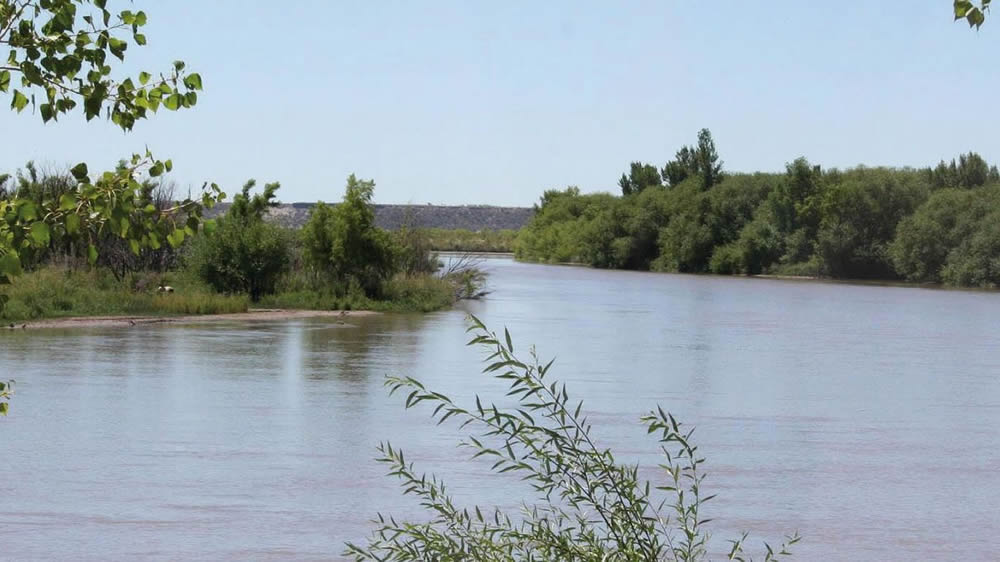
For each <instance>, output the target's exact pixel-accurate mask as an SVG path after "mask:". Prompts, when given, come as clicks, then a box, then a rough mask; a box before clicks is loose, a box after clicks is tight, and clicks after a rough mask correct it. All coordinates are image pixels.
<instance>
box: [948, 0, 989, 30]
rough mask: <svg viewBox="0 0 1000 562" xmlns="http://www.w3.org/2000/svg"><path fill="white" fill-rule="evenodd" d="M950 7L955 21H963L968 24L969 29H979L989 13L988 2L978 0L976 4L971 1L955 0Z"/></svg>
mask: <svg viewBox="0 0 1000 562" xmlns="http://www.w3.org/2000/svg"><path fill="white" fill-rule="evenodd" d="M952 7H953V8H954V10H955V21H958V20H960V19H964V20H965V21H967V22H969V27H975V28H976V29H979V27H980V26H982V25H983V22H985V21H986V14H987V13H988V12H989V11H990V0H979V2H978V4H977V3H975V2H972V1H971V0H955V1H954V2H953V3H952Z"/></svg>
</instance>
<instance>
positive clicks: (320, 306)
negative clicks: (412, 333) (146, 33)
mask: <svg viewBox="0 0 1000 562" xmlns="http://www.w3.org/2000/svg"><path fill="white" fill-rule="evenodd" d="M282 285H284V287H285V288H284V289H281V290H279V291H278V293H276V294H273V295H266V296H264V297H263V298H261V300H260V302H259V303H257V305H256V306H259V307H261V308H287V309H300V310H374V311H378V312H432V311H435V310H441V309H443V308H447V307H449V306H451V305H452V304H453V303H454V302H455V288H454V286H453V284H452V283H451V282H449V281H447V280H445V279H441V278H438V277H434V276H431V275H414V276H407V275H398V276H396V277H395V278H393V279H392V280H391V281H389V282H388V283H386V286H385V289H384V291H383V295H382V297H381V298H378V299H373V298H368V297H366V296H364V294H363V293H361V291H360V290H357V289H354V290H350V289H346V290H345V289H344V288H342V287H330V288H326V289H313V288H306V287H302V286H300V285H298V284H297V283H293V282H288V281H286V282H285V283H283V284H282Z"/></svg>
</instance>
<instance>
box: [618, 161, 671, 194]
mask: <svg viewBox="0 0 1000 562" xmlns="http://www.w3.org/2000/svg"><path fill="white" fill-rule="evenodd" d="M660 185H662V184H661V183H660V172H658V171H657V170H656V166H653V165H651V164H643V163H642V162H632V164H631V165H630V166H629V173H628V175H627V176H626V175H625V174H622V177H621V178H620V179H619V180H618V186H619V187H621V188H622V195H633V194H636V193H641V192H642V190H644V189H646V188H647V187H653V186H657V187H659V186H660Z"/></svg>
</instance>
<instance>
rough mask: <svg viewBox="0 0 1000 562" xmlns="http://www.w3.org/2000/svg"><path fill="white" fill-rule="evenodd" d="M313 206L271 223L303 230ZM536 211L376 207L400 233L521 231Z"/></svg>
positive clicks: (285, 211) (281, 214) (279, 211)
mask: <svg viewBox="0 0 1000 562" xmlns="http://www.w3.org/2000/svg"><path fill="white" fill-rule="evenodd" d="M312 206H313V203H286V204H282V205H278V206H277V207H274V208H273V209H271V211H270V213H269V218H270V220H272V221H274V222H276V223H278V224H280V225H282V226H286V227H292V228H301V227H302V225H304V224H305V223H306V221H307V220H308V219H309V209H311V208H312ZM228 208H229V203H220V204H218V205H216V206H215V207H214V208H213V209H211V210H210V211H209V212H208V214H209V216H210V217H215V216H220V215H222V214H225V212H226V210H227V209H228ZM534 213H535V210H534V209H532V208H531V207H494V206H491V205H430V204H427V205H375V224H376V225H378V227H379V228H384V229H386V230H396V229H398V228H399V227H401V226H403V225H404V224H408V225H409V226H412V227H414V228H446V229H465V230H518V229H520V228H521V227H523V226H524V225H526V224H528V221H529V220H531V217H532V215H534Z"/></svg>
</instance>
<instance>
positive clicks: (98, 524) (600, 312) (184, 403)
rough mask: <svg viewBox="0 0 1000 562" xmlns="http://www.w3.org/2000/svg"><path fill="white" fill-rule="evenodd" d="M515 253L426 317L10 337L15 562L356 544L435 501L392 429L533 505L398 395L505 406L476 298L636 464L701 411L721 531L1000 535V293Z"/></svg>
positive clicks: (7, 373) (463, 481) (226, 554)
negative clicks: (384, 458) (597, 266)
mask: <svg viewBox="0 0 1000 562" xmlns="http://www.w3.org/2000/svg"><path fill="white" fill-rule="evenodd" d="M489 268H490V269H491V271H492V277H491V280H490V283H491V285H492V288H493V289H494V291H495V292H494V293H493V294H491V295H490V296H489V298H488V299H486V300H483V301H479V302H471V303H465V304H464V305H463V306H462V307H460V308H459V309H456V310H451V311H446V312H440V313H435V314H429V315H423V316H409V315H382V316H376V317H368V318H354V319H349V320H348V322H347V324H344V325H340V324H337V323H336V322H335V321H330V320H320V319H317V320H301V319H299V320H291V321H283V322H282V321H262V322H252V323H239V324H237V323H231V322H222V323H217V324H194V325H186V326H181V325H151V326H138V327H135V328H90V329H76V330H72V331H58V330H49V331H43V330H36V331H31V330H27V331H23V332H22V331H13V332H4V333H3V334H0V376H2V377H4V378H14V379H17V381H18V384H17V395H16V396H15V398H14V401H13V404H12V412H11V416H10V417H8V418H7V419H4V420H0V443H2V444H3V447H2V451H3V454H2V457H0V474H2V476H3V477H2V479H0V497H2V498H3V509H2V510H0V544H2V545H3V550H2V553H3V554H2V557H4V558H10V559H16V560H30V559H69V558H74V559H93V560H103V559H123V558H149V559H194V558H205V559H229V560H244V559H289V560H292V559H294V560H309V559H315V560H328V559H337V558H338V557H339V555H340V552H341V550H342V544H343V542H344V541H345V540H360V539H363V538H364V536H365V535H366V533H367V530H368V528H369V527H368V525H367V520H368V519H370V518H371V517H372V516H374V514H375V513H376V511H383V512H392V513H400V514H410V515H412V514H414V513H419V512H417V511H416V509H415V506H414V504H413V502H412V500H409V499H404V498H402V497H401V496H400V494H399V489H398V488H397V486H396V483H395V482H394V481H393V480H391V479H388V478H385V477H384V476H383V474H384V472H385V469H384V467H383V466H380V465H378V464H377V463H375V462H374V461H373V460H372V458H373V457H374V455H375V450H374V447H375V445H376V444H377V443H378V442H379V441H381V440H392V442H393V443H394V444H397V445H403V446H404V447H405V449H406V450H407V452H408V456H409V457H410V458H411V460H413V461H415V462H417V464H418V468H421V469H424V470H427V471H432V472H437V473H439V474H441V475H443V476H444V477H445V478H446V479H447V481H448V483H449V485H450V487H451V489H452V490H453V491H454V492H455V494H456V495H457V496H458V497H459V498H460V499H462V500H468V499H472V498H475V499H478V500H480V501H482V502H483V503H498V504H501V505H505V506H508V505H511V504H513V503H516V499H517V498H518V497H521V496H519V495H518V494H519V493H520V492H521V491H522V488H521V487H519V486H518V485H517V483H516V481H512V480H511V479H503V480H497V479H495V478H489V477H484V476H483V475H482V468H483V467H482V465H481V464H476V463H470V462H467V461H465V460H463V458H464V453H463V452H462V451H461V450H458V449H456V448H455V446H454V442H455V438H456V436H457V435H458V434H457V433H456V432H455V430H454V428H446V429H444V430H440V429H435V428H434V426H433V425H432V424H431V423H430V422H428V421H427V416H426V414H427V412H426V411H404V410H403V409H402V408H401V405H400V399H398V398H388V397H387V396H386V393H385V391H384V389H383V387H382V382H383V378H384V375H386V374H389V373H391V374H401V375H413V376H416V377H418V378H420V379H422V380H423V381H425V382H426V383H428V385H429V386H432V387H434V388H437V389H439V390H442V391H444V392H446V393H447V394H449V395H451V396H452V397H453V398H455V399H457V400H468V399H471V398H472V396H474V394H476V393H481V394H488V395H493V396H498V395H501V394H502V393H503V388H504V387H502V386H497V385H495V384H493V383H492V381H490V380H489V379H488V378H486V377H484V376H483V375H480V374H478V371H479V364H478V361H479V359H480V358H481V354H480V353H479V352H478V351H477V350H475V349H471V348H466V347H465V346H464V345H463V344H464V341H465V334H464V329H465V314H466V312H472V313H475V314H476V315H478V316H480V317H481V318H482V319H483V320H484V321H485V322H487V323H488V324H490V325H491V326H493V327H495V328H496V329H501V328H502V327H503V326H504V325H506V326H508V327H509V328H510V329H511V332H512V333H513V335H514V338H515V340H516V342H517V343H518V344H519V348H521V349H525V348H527V347H528V344H536V345H537V347H538V351H539V353H540V355H542V356H543V357H546V358H547V357H552V356H555V357H556V358H557V359H556V364H555V366H554V367H553V369H554V371H553V372H554V374H555V375H556V376H558V377H560V378H563V379H565V380H567V381H569V383H570V390H571V392H573V393H574V394H575V395H576V396H578V397H580V398H583V399H585V401H586V408H587V409H588V410H589V411H590V412H591V413H592V417H593V419H594V421H595V423H596V425H598V429H597V434H598V438H599V439H600V440H601V441H602V442H604V443H606V444H609V445H613V446H614V447H615V448H616V450H618V451H620V452H621V454H622V457H623V458H626V459H635V460H638V461H639V462H641V463H642V465H643V466H648V467H651V466H653V465H655V462H656V460H657V459H656V458H655V456H654V455H653V454H652V453H653V452H655V446H654V445H655V444H654V443H653V442H652V441H650V440H648V439H647V438H646V437H645V435H644V432H643V431H642V429H641V427H639V425H638V423H637V419H638V416H639V415H640V414H641V413H643V412H645V411H646V410H648V409H649V408H651V407H653V406H655V405H656V404H657V403H658V404H661V405H663V407H664V408H665V409H668V410H670V411H671V412H673V413H674V414H675V415H676V416H677V417H678V418H680V419H681V420H682V421H684V422H686V423H689V424H692V425H696V426H697V427H698V430H697V433H696V436H697V442H698V444H699V445H700V447H701V450H702V451H703V452H704V454H705V456H706V457H707V458H708V469H709V472H710V476H709V479H708V481H707V484H706V485H707V486H708V487H709V488H711V490H712V491H713V492H718V493H719V497H718V498H717V499H716V500H714V501H713V502H712V504H714V505H712V504H709V506H710V509H709V515H710V516H711V517H713V518H715V522H714V523H713V524H714V529H715V533H716V536H717V537H718V538H719V539H720V540H721V539H725V538H730V537H733V536H734V535H735V534H736V533H738V532H739V531H741V530H744V529H747V530H750V531H752V533H753V535H752V537H751V543H753V538H754V537H756V538H758V539H768V540H773V539H775V538H780V536H781V534H782V533H783V532H786V531H788V532H790V531H795V530H798V531H799V532H800V533H801V534H802V535H803V536H804V540H803V542H802V543H801V544H800V546H799V547H798V548H797V549H796V551H797V553H799V554H800V557H799V559H803V560H819V559H823V560H857V559H868V560H890V559H891V560H907V559H934V560H956V559H967V560H983V559H991V558H994V557H995V556H996V552H997V551H998V549H1000V514H998V513H1000V511H998V509H997V507H996V506H998V505H1000V477H998V473H1000V453H998V450H1000V345H998V344H1000V330H998V328H1000V295H998V294H996V293H989V292H961V291H941V290H927V289H916V288H898V287H878V286H858V285H848V284H831V283H816V282H795V281H780V280H764V279H742V278H722V277H700V276H679V275H657V274H648V273H634V272H610V271H598V270H591V269H584V268H575V267H556V266H541V265H529V264H518V263H514V262H512V261H510V260H506V259H495V260H490V261H489ZM650 474H651V475H655V473H653V472H652V471H650ZM523 497H525V498H527V497H528V496H527V494H525V495H524V496H523Z"/></svg>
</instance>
